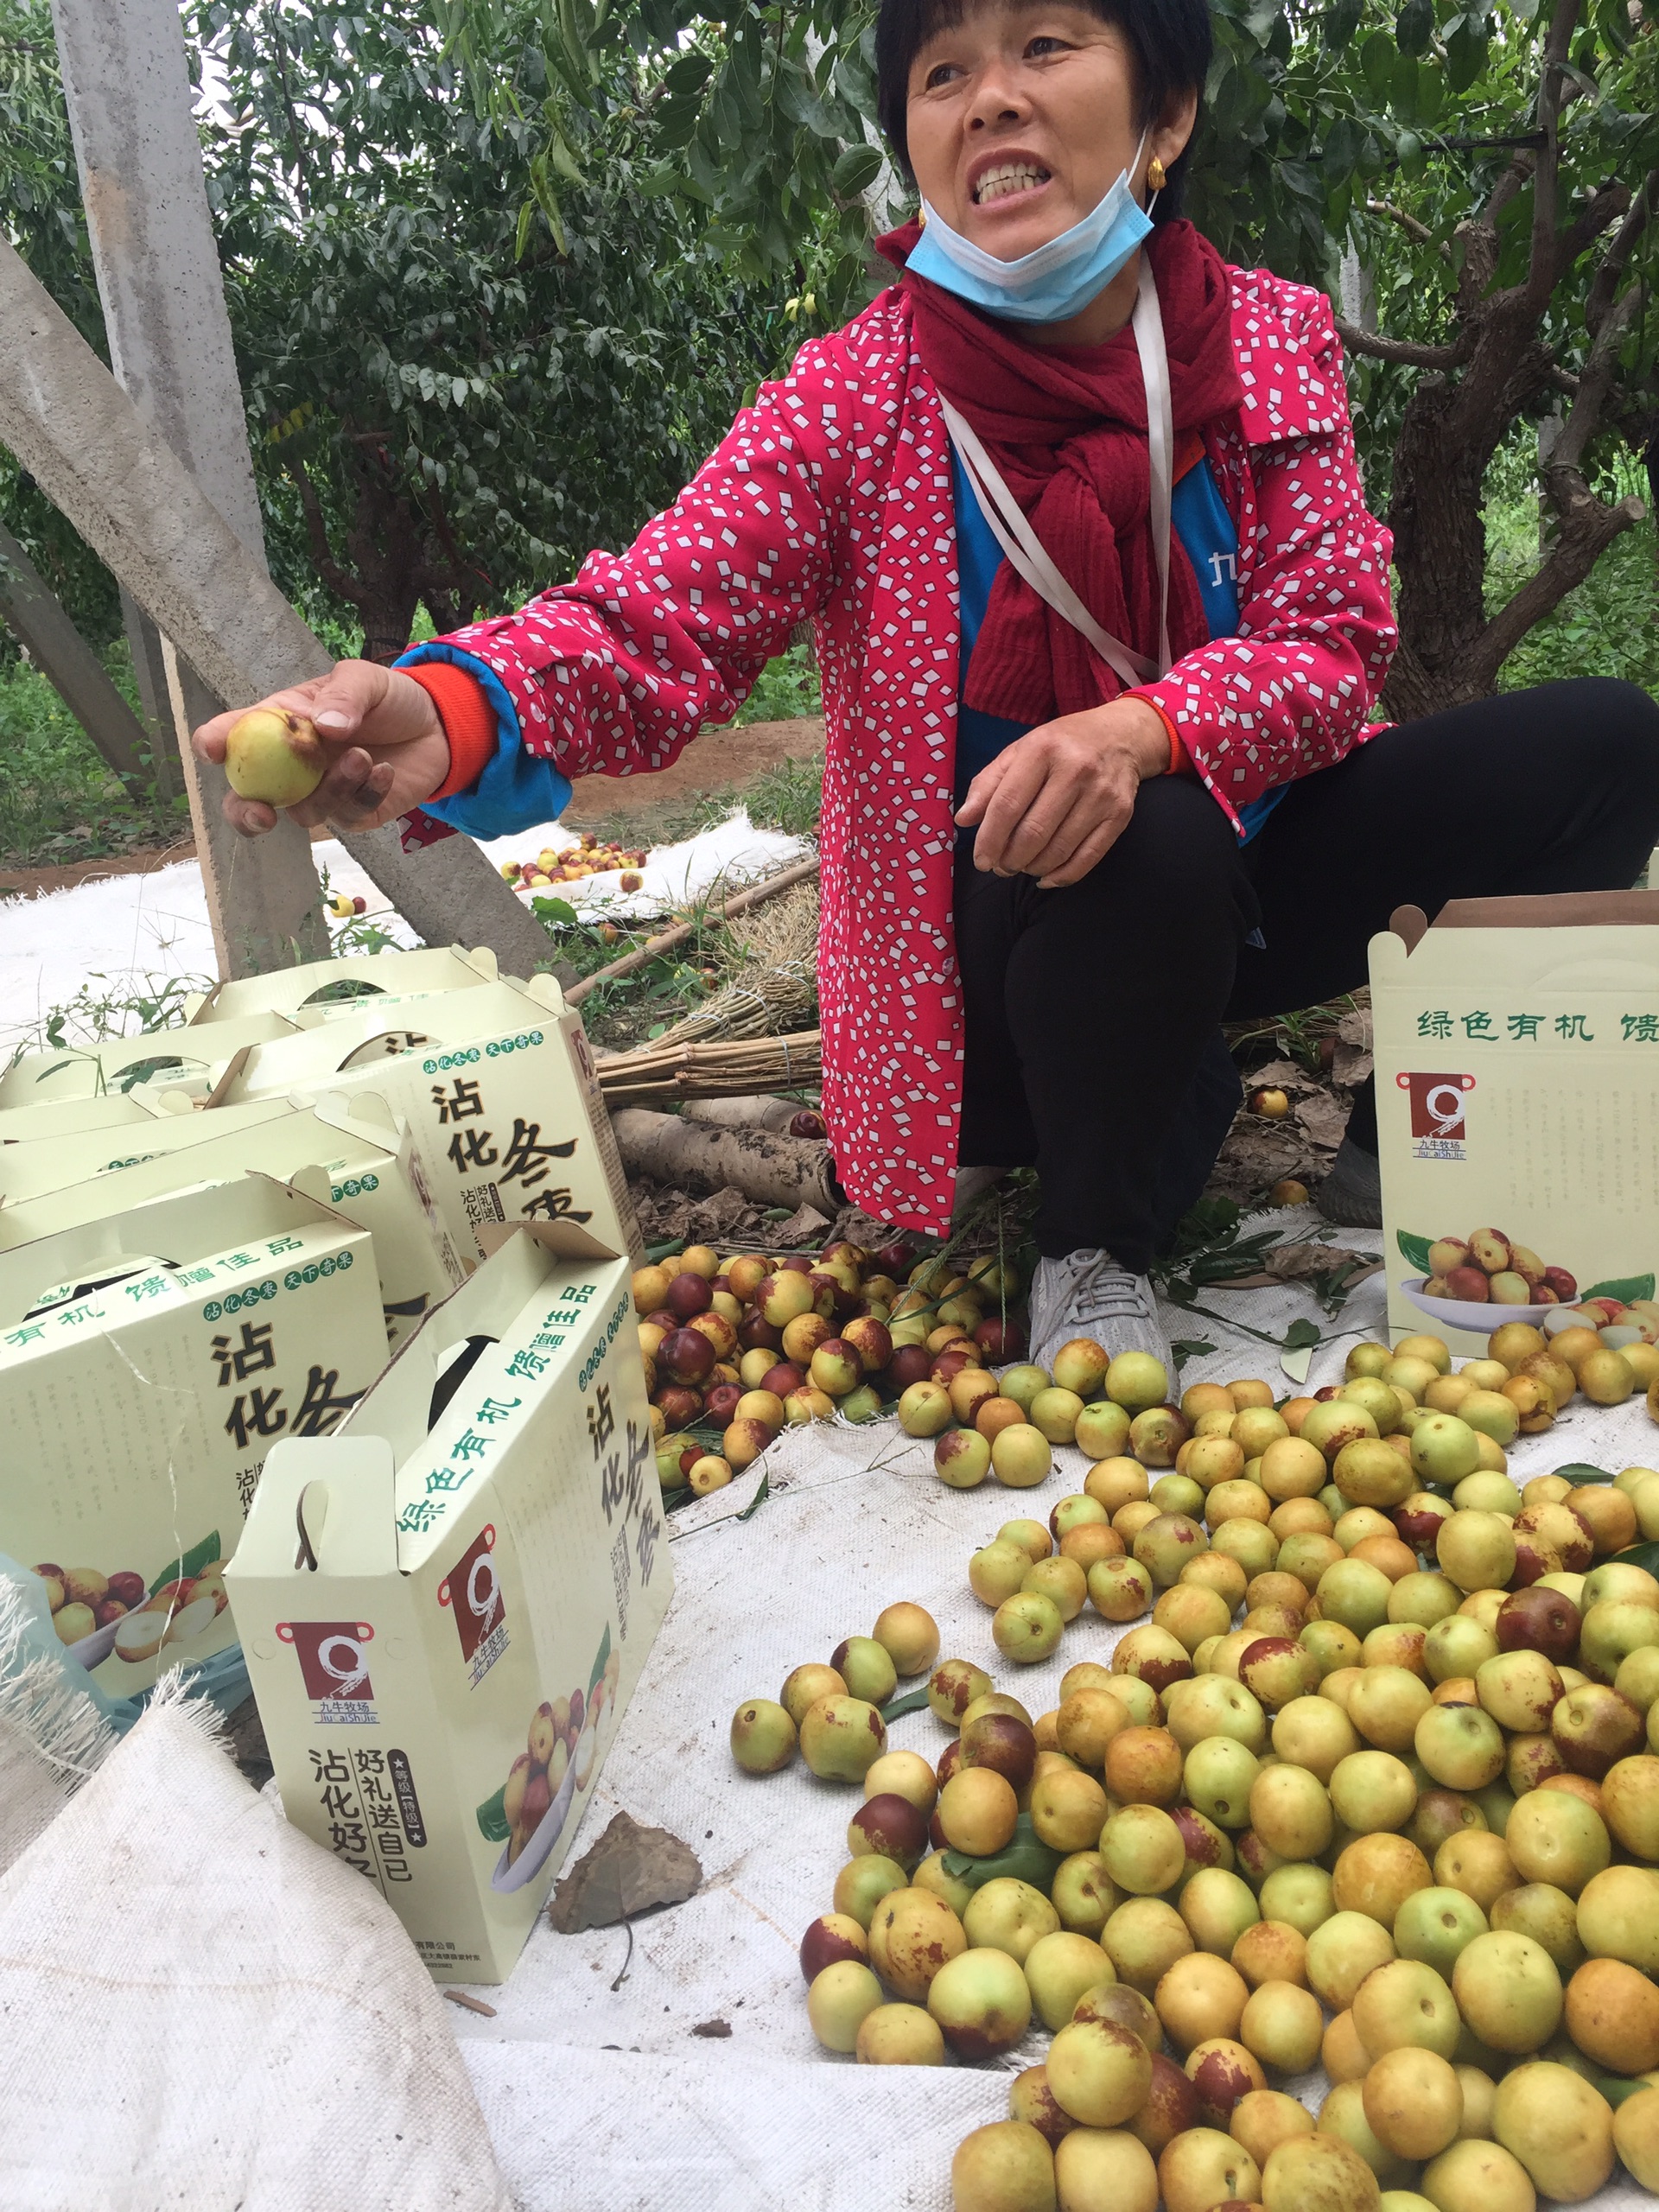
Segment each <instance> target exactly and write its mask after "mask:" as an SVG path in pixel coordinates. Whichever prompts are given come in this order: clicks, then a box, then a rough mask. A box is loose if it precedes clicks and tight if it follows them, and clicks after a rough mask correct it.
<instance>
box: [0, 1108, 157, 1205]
mask: <svg viewBox="0 0 1659 2212" xmlns="http://www.w3.org/2000/svg"><path fill="white" fill-rule="evenodd" d="M194 1107H195V1101H194V1099H193V1098H191V1097H190V1096H188V1093H187V1092H185V1091H182V1090H168V1089H167V1088H166V1087H165V1086H164V1084H161V1083H156V1084H136V1085H135V1086H134V1088H133V1089H132V1090H99V1091H92V1092H90V1093H89V1094H88V1095H87V1096H86V1097H85V1098H54V1099H52V1100H50V1101H46V1100H42V1102H41V1103H40V1104H39V1105H38V1106H0V1145H9V1144H38V1143H39V1142H40V1141H41V1140H42V1139H44V1138H55V1137H78V1136H89V1135H92V1133H93V1132H94V1131H96V1130H103V1129H130V1128H138V1127H140V1126H141V1125H142V1124H143V1123H144V1122H153V1121H156V1120H157V1119H158V1118H159V1117H160V1116H162V1115H171V1114H188V1113H191V1112H193V1111H194ZM5 1185H6V1175H5V1169H4V1168H3V1166H0V1193H3V1192H4V1190H5Z"/></svg>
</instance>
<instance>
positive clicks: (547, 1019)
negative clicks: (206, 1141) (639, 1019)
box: [203, 956, 645, 1265]
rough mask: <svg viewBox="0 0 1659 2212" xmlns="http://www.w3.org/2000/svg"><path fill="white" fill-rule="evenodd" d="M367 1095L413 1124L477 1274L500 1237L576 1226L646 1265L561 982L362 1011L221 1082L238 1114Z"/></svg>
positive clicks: (488, 985) (484, 989)
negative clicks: (490, 1242)
mask: <svg viewBox="0 0 1659 2212" xmlns="http://www.w3.org/2000/svg"><path fill="white" fill-rule="evenodd" d="M411 957H412V956H411ZM446 957H448V956H446ZM210 1034H211V1032H204V1033H203V1035H204V1039H205V1038H206V1037H207V1036H208V1035H210ZM320 1090H327V1091H334V1092H338V1093H339V1094H340V1095H342V1096H347V1097H349V1096H353V1094H354V1093H356V1092H358V1091H360V1090H374V1091H375V1092H377V1093H378V1095H379V1096H382V1097H384V1098H385V1099H386V1100H387V1101H388V1102H389V1103H390V1104H391V1107H392V1109H394V1111H395V1112H397V1114H399V1115H401V1116H403V1117H404V1120H406V1121H407V1122H408V1123H409V1125H410V1128H411V1130H412V1131H413V1132H414V1135H415V1140H416V1146H417V1147H418V1149H419V1151H420V1154H421V1157H422V1160H423V1162H424V1165H425V1167H426V1172H427V1174H428V1177H429V1187H430V1189H431V1192H432V1195H433V1198H434V1200H435V1203H436V1205H437V1206H438V1208H439V1210H440V1211H441V1212H442V1215H443V1218H444V1221H445V1223H446V1224H447V1225H448V1230H449V1234H450V1236H452V1238H453V1239H454V1243H455V1247H456V1249H457V1250H459V1251H460V1252H461V1254H462V1255H463V1257H464V1258H465V1260H466V1262H467V1264H468V1265H470V1264H471V1263H472V1262H474V1260H475V1259H476V1258H477V1257H478V1256H479V1255H480V1254H481V1253H482V1251H483V1249H484V1243H483V1236H484V1232H485V1231H486V1230H488V1229H490V1228H492V1227H493V1226H496V1225H499V1224H501V1223H504V1222H509V1221H520V1220H568V1221H570V1222H572V1223H574V1224H575V1225H576V1226H577V1227H579V1228H585V1229H587V1230H590V1231H591V1232H592V1234H593V1235H594V1236H597V1237H598V1238H599V1239H600V1240H601V1243H607V1244H608V1245H610V1246H611V1247H612V1248H613V1249H614V1250H616V1251H618V1252H621V1251H625V1250H626V1251H627V1252H628V1253H629V1254H630V1255H632V1258H633V1259H634V1261H635V1262H636V1264H642V1263H643V1262H644V1257H645V1254H644V1249H643V1247H642V1246H641V1245H640V1243H639V1229H638V1227H637V1225H636V1224H635V1221H634V1214H633V1206H632V1202H631V1200H630V1199H629V1197H628V1189H627V1179H626V1173H625V1171H624V1169H623V1166H622V1160H621V1155H620V1153H619V1151H618V1149H617V1144H616V1138H615V1135H614V1133H613V1129H612V1128H611V1118H610V1115H609V1113H608V1112H607V1109H606V1106H605V1102H604V1099H603V1097H602V1096H601V1092H600V1089H599V1082H598V1077H597V1074H596V1072H595V1070H594V1061H593V1055H592V1052H591V1051H590V1050H589V1047H588V1039H587V1036H586V1033H584V1031H583V1029H582V1017H581V1016H580V1014H575V1013H574V1012H567V1011H566V1010H565V1006H564V1001H563V997H562V996H561V995H560V993H559V988H558V986H557V985H556V983H555V982H553V981H552V980H551V978H550V977H549V976H533V977H532V978H531V981H530V982H528V983H516V982H512V981H511V980H510V979H508V978H505V977H503V978H501V979H500V980H499V981H489V982H486V981H475V984H474V988H471V989H468V990H452V991H448V992H444V993H442V994H439V995H433V996H431V997H429V998H426V999H423V1000H420V1001H413V1002H411V1001H409V1000H406V999H405V1000H401V1001H398V1002H397V1005H396V1006H395V1007H391V1008H386V1007H382V1005H381V1003H380V1001H369V1002H367V1004H366V1006H365V1002H364V1001H355V1002H353V1004H351V1005H349V1006H346V1007H342V1008H341V1009H340V1012H339V1014H338V1018H337V1019H335V1020H330V1021H327V1022H323V1023H320V1024H318V1025H317V1026H316V1027H314V1028H309V1029H306V1030H302V1031H301V1032H300V1033H297V1034H296V1035H292V1036H289V1037H283V1038H280V1039H274V1040H273V1041H271V1042H270V1043H269V1044H264V1045H255V1046H251V1048H249V1049H247V1050H245V1051H244V1052H239V1053H238V1054H237V1055H235V1056H234V1062H232V1061H227V1062H226V1064H225V1066H224V1068H223V1069H222V1070H220V1069H219V1067H217V1066H215V1069H214V1090H213V1096H215V1098H217V1099H219V1100H221V1101H222V1102H223V1103H224V1104H225V1105H226V1106H234V1105H238V1104H240V1103H245V1102H251V1101H255V1100H258V1099H261V1098H269V1097H270V1096H274V1095H277V1094H279V1093H286V1094H289V1095H291V1096H296V1097H300V1096H312V1095H315V1093H316V1092H318V1091H320Z"/></svg>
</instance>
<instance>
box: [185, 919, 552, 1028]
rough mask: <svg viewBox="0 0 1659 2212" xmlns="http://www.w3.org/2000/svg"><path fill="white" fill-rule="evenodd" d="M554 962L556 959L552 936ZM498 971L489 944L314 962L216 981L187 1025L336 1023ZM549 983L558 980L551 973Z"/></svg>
mask: <svg viewBox="0 0 1659 2212" xmlns="http://www.w3.org/2000/svg"><path fill="white" fill-rule="evenodd" d="M548 957H549V958H551V957H552V944H551V940H550V941H549V945H548ZM499 973H500V969H499V965H498V963H497V961H496V957H495V955H494V953H493V952H492V951H491V950H490V949H489V947H488V946H487V945H480V946H478V947H477V948H476V949H475V950H473V951H470V952H469V951H467V949H466V947H465V946H463V945H459V944H452V945H448V946H428V947H425V948H423V950H420V951H418V952H394V951H386V952H374V953H357V954H352V955H348V956H347V957H345V958H343V959H340V960H311V961H307V962H304V963H302V964H301V965H300V966H299V967H297V968H277V969H272V970H271V972H270V974H269V975H265V976H238V978H237V979H236V980H235V981H234V982H227V983H218V984H215V985H214V987H213V989H212V990H211V991H207V992H205V993H203V994H202V995H201V996H200V997H199V998H198V997H194V996H193V997H192V998H191V999H189V1000H188V1001H187V1002H186V1003H187V1005H188V1007H189V1016H188V1026H189V1027H191V1028H193V1029H198V1028H207V1027H219V1024H221V1023H222V1022H226V1021H240V1020H244V1019H245V1018H247V1017H249V1016H257V1015H270V1014H277V1015H280V1016H281V1017H282V1018H283V1020H284V1021H292V1022H297V1023H301V1024H312V1023H316V1022H321V1021H332V1020H334V1019H335V1018H336V1016H338V1015H340V1014H355V1013H357V1012H359V1010H360V1009H361V1007H362V1005H363V1002H364V1001H365V999H368V1000H372V1001H374V1003H376V1004H377V1005H379V1006H383V1007H386V1006H391V1005H402V1004H405V1003H408V1002H410V1001H415V1000H417V999H423V998H432V997H435V996H437V995H440V994H442V993H443V992H446V991H466V990H471V989H472V988H474V986H475V985H477V984H479V983H493V982H495V981H496V980H497V977H498V976H499ZM543 980H544V981H546V982H552V979H551V977H546V978H544V979H543ZM552 988H554V990H555V991H556V990H557V988H558V986H557V984H556V983H554V984H553V986H552ZM560 1003H561V1004H563V1001H560ZM238 1041H242V1040H240V1039H238ZM247 1041H249V1042H251V1041H252V1040H251V1039H249V1040H247Z"/></svg>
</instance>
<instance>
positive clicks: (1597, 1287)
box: [1576, 1275, 1653, 1306]
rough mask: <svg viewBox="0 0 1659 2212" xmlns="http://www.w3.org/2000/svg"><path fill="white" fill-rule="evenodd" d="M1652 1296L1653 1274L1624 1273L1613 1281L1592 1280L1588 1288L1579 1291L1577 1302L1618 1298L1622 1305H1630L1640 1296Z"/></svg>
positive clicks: (1580, 1303) (1581, 1303)
mask: <svg viewBox="0 0 1659 2212" xmlns="http://www.w3.org/2000/svg"><path fill="white" fill-rule="evenodd" d="M1652 1296H1653V1277H1652V1276H1651V1275H1622V1276H1620V1277H1618V1279H1617V1280H1616V1281H1612V1282H1592V1284H1591V1286H1590V1287H1589V1289H1588V1290H1581V1291H1580V1293H1579V1295H1578V1299H1577V1301H1576V1302H1577V1303H1578V1304H1579V1305H1580V1306H1582V1305H1583V1303H1584V1301H1585V1300H1586V1298H1616V1299H1618V1302H1619V1304H1620V1305H1621V1306H1629V1305H1630V1304H1632V1303H1633V1302H1634V1301H1635V1300H1637V1299H1638V1298H1651V1297H1652Z"/></svg>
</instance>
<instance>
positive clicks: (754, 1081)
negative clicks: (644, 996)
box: [598, 1029, 823, 1112]
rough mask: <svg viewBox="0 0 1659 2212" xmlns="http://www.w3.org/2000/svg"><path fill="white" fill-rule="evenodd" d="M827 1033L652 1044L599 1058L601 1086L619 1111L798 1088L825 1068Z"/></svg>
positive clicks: (812, 1081)
mask: <svg viewBox="0 0 1659 2212" xmlns="http://www.w3.org/2000/svg"><path fill="white" fill-rule="evenodd" d="M598 1072H599V1087H600V1089H601V1091H602V1092H603V1093H604V1096H605V1103H606V1104H607V1106H608V1107H610V1108H611V1109H612V1110H613V1112H614V1111H615V1109H617V1108H618V1107H620V1106H652V1105H655V1106H661V1105H664V1104H668V1103H672V1102H674V1101H676V1100H679V1099H683V1098H736V1097H743V1096H747V1095H748V1094H749V1093H751V1092H753V1091H758V1090H796V1089H798V1087H799V1086H800V1085H802V1084H815V1083H817V1080H818V1078H819V1077H820V1075H821V1074H822V1072H823V1047H822V1038H821V1033H820V1032H819V1031H817V1030H816V1029H803V1030H798V1031H797V1032H796V1033H795V1034H794V1035H793V1036H790V1037H733V1038H728V1039H723V1040H722V1041H720V1042H717V1043H714V1044H683V1045H670V1046H645V1049H644V1050H643V1051H640V1052H619V1053H618V1054H617V1055H616V1057H615V1058H613V1059H608V1060H601V1061H600V1063H599V1067H598Z"/></svg>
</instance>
